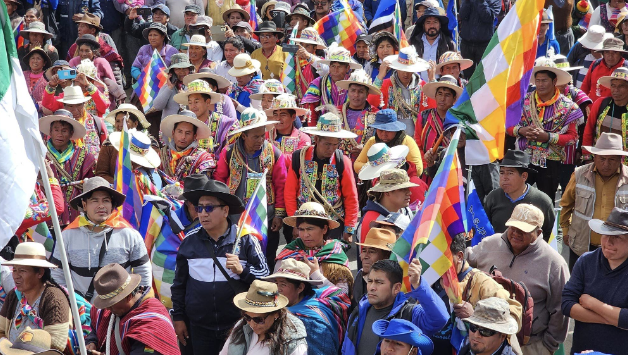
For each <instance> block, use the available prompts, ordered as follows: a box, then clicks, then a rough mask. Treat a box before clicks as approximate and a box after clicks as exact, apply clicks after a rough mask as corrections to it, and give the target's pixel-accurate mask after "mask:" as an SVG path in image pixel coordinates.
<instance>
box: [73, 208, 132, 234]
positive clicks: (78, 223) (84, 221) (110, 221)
mask: <svg viewBox="0 0 628 355" xmlns="http://www.w3.org/2000/svg"><path fill="white" fill-rule="evenodd" d="M80 227H90V228H91V229H93V228H97V227H111V228H114V229H122V228H133V227H131V225H130V224H129V222H127V221H126V220H125V219H124V217H122V215H120V211H119V210H118V209H114V210H113V213H111V216H109V218H107V220H106V221H104V222H102V223H100V224H96V223H94V222H92V221H90V220H89V219H88V218H87V217H86V216H85V213H84V212H81V214H80V215H79V216H78V217H76V219H75V220H74V221H72V223H70V224H69V225H68V226H67V227H66V229H76V228H80Z"/></svg>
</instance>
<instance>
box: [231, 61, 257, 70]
mask: <svg viewBox="0 0 628 355" xmlns="http://www.w3.org/2000/svg"><path fill="white" fill-rule="evenodd" d="M234 68H235V69H237V70H242V69H253V70H255V66H254V65H253V62H252V61H251V60H247V61H246V63H244V66H243V67H234Z"/></svg>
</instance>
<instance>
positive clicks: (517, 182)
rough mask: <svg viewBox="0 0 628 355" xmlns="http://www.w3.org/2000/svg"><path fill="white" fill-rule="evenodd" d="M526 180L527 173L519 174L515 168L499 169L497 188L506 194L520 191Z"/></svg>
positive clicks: (503, 167)
mask: <svg viewBox="0 0 628 355" xmlns="http://www.w3.org/2000/svg"><path fill="white" fill-rule="evenodd" d="M527 178H528V173H527V172H526V173H523V174H520V173H519V170H517V169H516V168H509V167H505V166H502V167H500V168H499V187H501V188H502V190H504V192H505V193H507V194H512V193H514V192H517V191H521V189H522V188H523V186H524V185H525V183H526V180H527Z"/></svg>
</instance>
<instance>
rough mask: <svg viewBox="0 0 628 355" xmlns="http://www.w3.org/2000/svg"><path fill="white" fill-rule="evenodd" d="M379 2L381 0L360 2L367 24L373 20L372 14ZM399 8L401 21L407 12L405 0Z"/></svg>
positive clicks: (373, 14)
mask: <svg viewBox="0 0 628 355" xmlns="http://www.w3.org/2000/svg"><path fill="white" fill-rule="evenodd" d="M381 2H382V0H364V4H362V6H363V7H364V20H366V22H367V23H368V24H369V25H370V24H371V21H373V16H375V14H376V13H377V8H378V7H379V4H380V3H381ZM399 10H400V12H401V22H404V21H405V20H406V15H407V12H408V9H407V6H406V2H405V1H404V2H403V4H401V6H399ZM354 11H355V10H354ZM415 16H416V13H415Z"/></svg>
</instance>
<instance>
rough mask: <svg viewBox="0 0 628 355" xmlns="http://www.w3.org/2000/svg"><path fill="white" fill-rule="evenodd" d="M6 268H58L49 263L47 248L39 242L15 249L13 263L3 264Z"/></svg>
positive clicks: (24, 244) (18, 246)
mask: <svg viewBox="0 0 628 355" xmlns="http://www.w3.org/2000/svg"><path fill="white" fill-rule="evenodd" d="M2 265H4V266H17V265H21V266H33V267H47V268H55V269H56V268H57V265H55V264H53V263H51V262H48V260H47V259H46V248H45V247H44V245H43V244H41V243H37V242H24V243H20V244H18V245H17V247H16V248H15V256H14V257H13V260H11V261H5V262H3V263H2Z"/></svg>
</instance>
